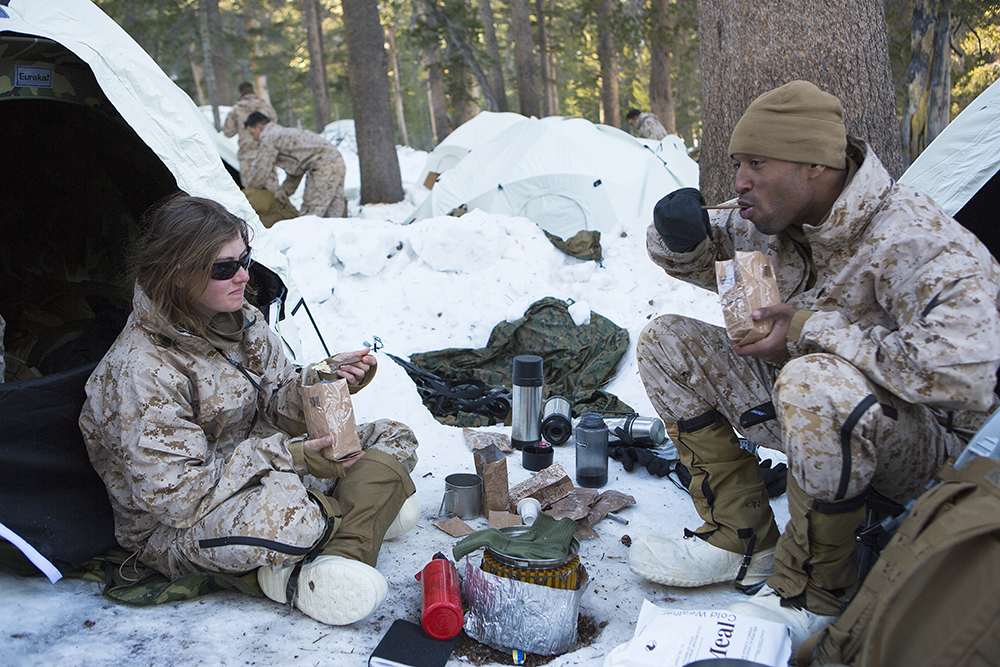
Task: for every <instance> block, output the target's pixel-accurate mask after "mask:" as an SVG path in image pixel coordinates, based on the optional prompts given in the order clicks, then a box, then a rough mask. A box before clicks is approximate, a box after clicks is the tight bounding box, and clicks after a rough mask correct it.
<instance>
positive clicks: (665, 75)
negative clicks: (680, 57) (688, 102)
mask: <svg viewBox="0 0 1000 667" xmlns="http://www.w3.org/2000/svg"><path fill="white" fill-rule="evenodd" d="M669 8H670V5H669V4H668V2H667V0H652V3H651V8H650V12H651V14H652V18H653V29H652V32H651V33H650V36H649V54H650V63H649V106H650V111H652V112H653V114H654V115H655V116H656V117H657V118H659V119H660V123H661V124H662V125H663V129H665V130H666V131H667V133H668V134H677V121H676V119H675V115H674V99H673V91H672V90H671V88H670V56H671V31H670V14H669V13H668V12H669Z"/></svg>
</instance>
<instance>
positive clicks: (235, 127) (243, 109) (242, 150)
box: [222, 93, 278, 185]
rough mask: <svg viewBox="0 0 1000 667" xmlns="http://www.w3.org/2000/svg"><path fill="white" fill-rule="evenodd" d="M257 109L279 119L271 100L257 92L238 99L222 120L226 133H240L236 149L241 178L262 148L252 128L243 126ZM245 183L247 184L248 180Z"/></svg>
mask: <svg viewBox="0 0 1000 667" xmlns="http://www.w3.org/2000/svg"><path fill="white" fill-rule="evenodd" d="M255 111H259V112H260V113H262V114H264V115H265V116H267V117H268V118H269V119H271V120H272V121H273V120H277V119H278V112H277V111H275V110H274V107H273V106H271V103H270V102H267V101H265V100H264V99H262V98H260V97H258V96H257V94H256V93H247V94H246V95H243V96H242V97H240V99H239V100H237V101H236V104H234V105H233V107H232V109H230V110H229V114H228V115H226V120H224V121H223V122H222V133H223V134H224V135H226V136H227V137H235V136H236V135H237V134H239V137H240V138H239V148H238V149H237V151H236V157H237V159H239V161H240V174H241V179H242V173H243V172H244V171H246V170H247V169H248V168H249V167H250V165H251V164H253V161H254V159H255V158H256V157H257V152H258V151H259V150H260V145H259V144H258V143H257V140H256V139H254V138H253V135H252V134H250V130H248V129H246V127H244V126H243V124H244V123H246V122H247V118H248V117H249V116H250V114H252V113H253V112H255ZM243 184H244V185H246V181H244V183H243Z"/></svg>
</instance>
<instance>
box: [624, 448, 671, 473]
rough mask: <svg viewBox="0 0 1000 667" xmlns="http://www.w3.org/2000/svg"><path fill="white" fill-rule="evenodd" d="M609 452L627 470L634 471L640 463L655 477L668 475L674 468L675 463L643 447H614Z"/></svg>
mask: <svg viewBox="0 0 1000 667" xmlns="http://www.w3.org/2000/svg"><path fill="white" fill-rule="evenodd" d="M609 454H610V455H611V458H613V459H614V460H616V461H619V462H621V464H622V467H623V468H625V471H626V472H632V470H633V469H634V468H635V466H636V464H638V465H640V466H643V467H644V468H646V470H647V471H648V472H649V474H650V475H653V476H655V477H666V476H667V474H668V473H669V472H670V471H671V470H673V467H674V463H675V462H674V461H668V460H667V459H665V458H661V457H659V456H657V455H656V454H654V453H653V452H651V451H650V450H648V449H645V448H643V447H614V448H613V449H611V451H610V452H609Z"/></svg>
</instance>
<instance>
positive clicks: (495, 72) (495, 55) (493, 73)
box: [477, 0, 507, 111]
mask: <svg viewBox="0 0 1000 667" xmlns="http://www.w3.org/2000/svg"><path fill="white" fill-rule="evenodd" d="M477 4H478V5H479V20H480V21H482V23H483V46H484V47H485V48H486V55H488V56H489V57H490V66H489V68H488V69H487V70H486V76H487V78H488V80H489V84H490V88H491V89H492V91H493V99H494V100H496V107H497V108H496V109H490V111H507V89H506V88H505V87H504V82H503V67H502V66H501V63H502V61H501V60H500V46H499V45H498V44H497V30H496V20H495V19H494V17H493V7H492V5H490V0H477Z"/></svg>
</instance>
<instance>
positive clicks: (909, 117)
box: [902, 0, 951, 165]
mask: <svg viewBox="0 0 1000 667" xmlns="http://www.w3.org/2000/svg"><path fill="white" fill-rule="evenodd" d="M942 5H943V3H942V2H941V1H940V0H918V1H917V2H915V3H914V5H913V20H912V22H911V23H910V66H909V68H908V69H907V71H906V108H905V109H904V110H903V120H902V135H903V160H904V162H905V164H907V165H908V164H910V163H911V162H913V161H914V160H915V159H917V156H918V155H920V154H921V153H922V152H923V151H924V149H925V148H927V145H928V144H930V143H931V141H933V140H934V137H936V136H937V135H938V134H939V133H940V132H941V130H943V129H944V127H945V125H947V124H948V119H949V113H948V106H950V103H951V97H950V95H951V44H950V37H951V33H950V30H949V28H950V16H951V12H950V11H949V10H948V8H947V7H944V6H942ZM942 88H944V90H943V91H942V90H941V89H942ZM942 105H943V106H944V110H943V114H942V108H941V107H942ZM942 116H943V118H942Z"/></svg>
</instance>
